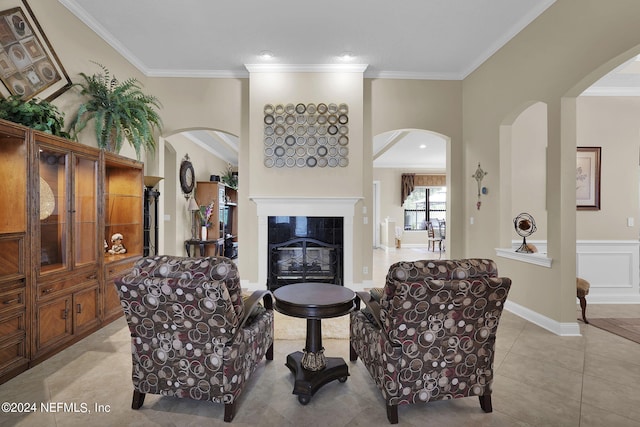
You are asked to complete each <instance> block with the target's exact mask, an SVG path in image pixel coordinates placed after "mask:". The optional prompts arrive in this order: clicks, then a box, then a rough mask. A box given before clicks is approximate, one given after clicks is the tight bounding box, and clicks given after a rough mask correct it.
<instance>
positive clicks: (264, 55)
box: [260, 50, 273, 59]
mask: <svg viewBox="0 0 640 427" xmlns="http://www.w3.org/2000/svg"><path fill="white" fill-rule="evenodd" d="M260 58H262V59H271V58H273V52H271V51H270V50H263V51H262V52H260Z"/></svg>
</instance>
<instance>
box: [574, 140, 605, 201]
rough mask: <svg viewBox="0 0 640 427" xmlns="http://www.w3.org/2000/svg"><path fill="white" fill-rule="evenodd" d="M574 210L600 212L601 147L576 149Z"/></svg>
mask: <svg viewBox="0 0 640 427" xmlns="http://www.w3.org/2000/svg"><path fill="white" fill-rule="evenodd" d="M577 150H578V152H577V156H576V209H578V210H585V211H597V210H600V152H601V147H577Z"/></svg>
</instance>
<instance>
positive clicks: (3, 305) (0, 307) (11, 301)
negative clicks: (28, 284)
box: [0, 288, 25, 315]
mask: <svg viewBox="0 0 640 427" xmlns="http://www.w3.org/2000/svg"><path fill="white" fill-rule="evenodd" d="M24 298H25V289H24V288H22V289H14V290H12V291H6V292H2V293H0V315H2V313H4V312H6V311H9V310H14V309H24Z"/></svg>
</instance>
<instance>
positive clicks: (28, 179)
mask: <svg viewBox="0 0 640 427" xmlns="http://www.w3.org/2000/svg"><path fill="white" fill-rule="evenodd" d="M143 188H144V187H143V164H142V163H140V162H137V161H134V160H131V159H128V158H125V157H121V156H118V155H115V154H111V153H106V152H104V151H101V150H98V149H96V148H93V147H89V146H86V145H82V144H78V143H75V142H72V141H68V140H66V139H63V138H59V137H55V136H51V135H49V134H45V133H42V132H38V131H34V130H31V129H28V128H26V127H23V126H20V125H17V124H14V123H10V122H6V121H3V120H0V253H2V257H0V383H3V382H5V381H6V380H8V379H9V378H11V377H13V376H15V375H17V374H19V373H20V372H22V371H24V370H26V369H28V368H30V367H32V366H33V365H35V364H37V363H39V362H41V361H42V360H45V359H46V358H48V357H50V356H51V355H53V354H55V353H56V352H58V351H60V350H62V349H63V348H65V347H68V346H69V345H71V344H73V343H75V342H77V341H78V340H80V339H81V338H84V337H86V336H87V335H89V334H91V333H92V332H94V331H96V330H98V329H99V328H101V327H102V326H104V325H105V324H107V323H108V322H110V321H112V320H114V319H116V318H117V317H119V316H121V315H122V309H121V307H120V301H119V298H118V295H117V292H116V289H115V286H114V284H113V278H114V276H115V275H118V274H122V273H124V272H125V271H126V270H128V269H130V268H131V267H132V265H133V263H134V262H135V261H136V260H137V259H138V258H140V257H141V256H142V251H143V208H142V204H143ZM116 233H119V234H121V235H122V236H123V242H122V243H123V246H124V247H125V248H126V252H125V253H117V254H111V253H109V249H111V247H112V242H111V237H112V235H113V234H116Z"/></svg>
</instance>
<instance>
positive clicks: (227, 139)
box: [158, 128, 239, 256]
mask: <svg viewBox="0 0 640 427" xmlns="http://www.w3.org/2000/svg"><path fill="white" fill-rule="evenodd" d="M159 148H160V149H159V151H161V152H162V153H163V155H162V156H161V158H160V159H158V161H159V162H160V164H159V169H160V170H161V172H160V175H161V176H164V180H163V181H161V182H160V184H159V188H160V192H161V200H162V202H161V204H160V206H161V209H160V214H159V216H160V218H161V220H160V221H159V225H160V235H161V236H162V237H161V239H160V242H159V249H160V251H161V252H160V253H165V254H169V255H182V256H183V255H185V249H184V242H185V240H188V239H189V238H190V237H191V226H192V214H191V212H190V211H189V210H188V209H187V206H188V197H185V195H184V194H183V193H182V191H181V189H180V184H179V180H178V170H179V167H180V162H181V161H182V159H183V158H185V155H188V156H189V160H190V161H191V163H192V164H193V167H194V171H195V177H196V181H209V180H210V179H211V175H222V174H223V173H225V172H226V170H227V168H228V167H229V166H230V167H231V168H232V169H234V170H236V171H237V167H238V151H239V149H238V137H237V136H235V135H233V134H230V133H228V132H224V131H221V130H216V129H208V128H193V129H183V130H179V131H176V132H174V133H172V134H169V135H165V136H164V137H163V138H161V147H159Z"/></svg>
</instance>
